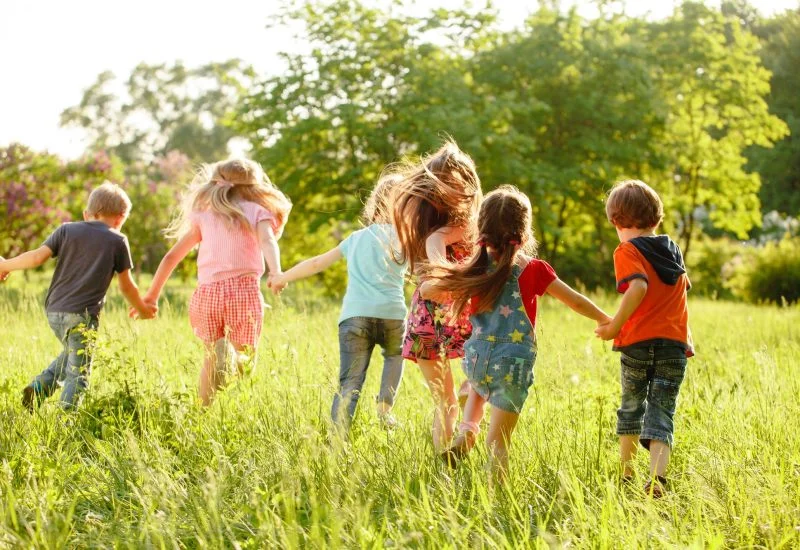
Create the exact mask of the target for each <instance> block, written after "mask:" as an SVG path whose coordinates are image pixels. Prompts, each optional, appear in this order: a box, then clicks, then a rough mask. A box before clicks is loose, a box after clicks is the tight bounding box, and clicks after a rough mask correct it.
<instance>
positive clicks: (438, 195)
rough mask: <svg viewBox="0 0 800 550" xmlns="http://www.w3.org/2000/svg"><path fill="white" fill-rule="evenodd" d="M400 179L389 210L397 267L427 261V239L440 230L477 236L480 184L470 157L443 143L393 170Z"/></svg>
mask: <svg viewBox="0 0 800 550" xmlns="http://www.w3.org/2000/svg"><path fill="white" fill-rule="evenodd" d="M394 169H395V170H396V173H397V174H399V175H400V176H401V177H402V179H401V181H399V182H397V183H396V184H395V185H394V186H393V187H394V189H393V192H392V193H391V196H390V200H389V201H388V204H387V208H388V209H389V211H390V213H391V221H392V225H394V227H395V229H396V230H397V239H398V242H399V248H400V251H399V254H398V255H397V257H395V260H396V261H397V262H398V263H401V264H402V263H405V262H408V268H409V271H410V272H411V273H413V272H414V268H415V265H417V264H419V263H420V262H423V261H425V260H426V259H427V254H426V252H425V240H426V239H427V238H428V237H429V236H430V235H431V234H432V233H434V232H435V231H437V230H439V229H441V228H442V227H446V226H452V227H462V228H464V230H465V240H467V241H471V240H472V238H474V233H475V218H476V214H477V210H478V205H479V204H480V201H481V198H482V193H481V181H480V178H478V173H477V172H476V170H475V163H474V162H473V161H472V159H471V158H470V156H469V155H468V154H466V153H464V152H463V151H462V150H461V149H459V148H458V145H456V143H455V142H454V141H447V142H445V143H444V145H442V146H441V147H440V148H439V150H438V151H436V152H435V153H433V154H431V155H428V156H426V157H423V158H422V159H421V161H420V162H418V163H416V164H406V165H400V166H399V167H395V168H394Z"/></svg>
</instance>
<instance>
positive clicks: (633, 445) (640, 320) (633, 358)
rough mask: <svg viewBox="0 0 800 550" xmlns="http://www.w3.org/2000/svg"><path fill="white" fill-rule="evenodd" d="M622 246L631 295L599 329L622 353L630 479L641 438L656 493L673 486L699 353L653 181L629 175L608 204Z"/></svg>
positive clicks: (621, 423) (623, 274) (622, 438)
mask: <svg viewBox="0 0 800 550" xmlns="http://www.w3.org/2000/svg"><path fill="white" fill-rule="evenodd" d="M606 214H607V216H608V220H609V221H610V222H611V223H612V224H614V227H615V228H616V230H617V235H618V236H619V240H620V243H621V244H620V245H619V246H618V247H617V249H616V250H615V251H614V271H615V275H616V279H617V291H618V292H620V293H623V294H624V297H623V298H622V302H621V303H620V306H619V310H618V311H617V313H616V315H614V317H613V318H612V320H611V322H610V323H608V324H605V325H601V326H600V327H598V328H597V330H596V331H595V332H596V333H597V335H598V336H599V337H600V338H602V339H603V340H610V339H612V338H613V339H614V350H615V351H619V352H621V363H622V367H621V377H620V380H621V383H622V404H621V406H620V408H619V410H617V434H618V435H619V443H620V459H621V461H622V476H623V479H625V480H629V479H631V478H632V477H633V467H632V460H633V457H634V455H635V454H636V449H637V446H638V443H641V444H642V446H643V447H645V448H646V449H648V450H649V451H650V481H649V482H648V483H647V485H646V486H645V490H646V491H647V492H648V493H649V494H651V495H653V496H654V497H659V496H662V495H663V493H664V491H665V489H666V478H665V474H666V470H667V465H668V464H669V456H670V450H671V448H672V444H673V436H672V432H673V417H674V415H675V404H676V401H677V397H678V390H679V389H680V386H681V382H683V377H684V374H685V372H686V362H687V361H686V359H687V357H691V356H692V355H693V354H694V353H693V349H692V343H691V334H690V332H689V312H688V309H687V306H686V292H687V291H688V290H689V288H690V287H691V284H690V283H689V278H688V277H687V275H686V267H685V266H684V263H683V257H682V255H681V251H680V248H678V245H677V244H675V243H674V242H673V241H672V239H670V238H669V236H667V235H656V234H655V230H656V228H657V227H658V225H659V224H660V223H661V220H662V219H663V217H664V207H663V205H662V204H661V199H660V198H659V197H658V194H656V192H655V191H654V190H653V189H652V188H651V187H650V186H649V185H647V184H646V183H643V182H641V181H638V180H628V181H623V182H620V183H618V184H617V185H615V186H614V188H613V189H612V190H611V193H610V194H609V196H608V201H607V202H606Z"/></svg>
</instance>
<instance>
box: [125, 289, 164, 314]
mask: <svg viewBox="0 0 800 550" xmlns="http://www.w3.org/2000/svg"><path fill="white" fill-rule="evenodd" d="M142 302H144V305H145V309H143V310H139V309H137V308H135V307H131V308H130V309H128V317H130V318H131V319H153V318H154V317H155V316H156V315H157V314H158V298H153V297H151V296H149V295H145V296H144V298H142Z"/></svg>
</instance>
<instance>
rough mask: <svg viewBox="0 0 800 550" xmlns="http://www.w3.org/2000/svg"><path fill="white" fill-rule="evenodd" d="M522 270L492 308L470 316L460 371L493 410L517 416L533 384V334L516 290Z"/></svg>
mask: <svg viewBox="0 0 800 550" xmlns="http://www.w3.org/2000/svg"><path fill="white" fill-rule="evenodd" d="M521 274H522V268H520V267H519V266H517V265H514V266H512V275H511V277H509V279H508V281H506V283H505V285H504V286H503V292H502V293H501V294H500V297H499V298H498V299H497V302H495V304H494V308H493V309H492V310H490V311H486V312H484V313H478V314H475V315H472V316H471V317H470V321H471V322H472V336H471V337H470V339H469V340H467V342H466V344H465V345H464V371H465V372H466V374H467V377H468V378H469V380H470V383H471V384H472V387H473V388H474V389H475V391H476V392H477V393H478V394H479V395H480V396H481V397H483V398H484V399H486V400H487V401H489V403H490V404H491V405H492V406H493V407H497V408H500V409H503V410H505V411H509V412H515V413H519V412H520V411H521V410H522V405H523V404H524V403H525V399H526V398H527V397H528V388H530V387H531V385H532V384H533V364H534V362H535V361H536V334H535V332H534V328H533V323H531V320H530V319H528V314H527V313H526V311H525V306H524V305H523V302H522V293H521V292H520V288H519V276H520V275H521Z"/></svg>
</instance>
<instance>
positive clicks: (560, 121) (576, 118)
mask: <svg viewBox="0 0 800 550" xmlns="http://www.w3.org/2000/svg"><path fill="white" fill-rule="evenodd" d="M640 32H641V29H638V28H637V26H636V25H635V22H634V21H632V20H630V19H628V18H625V17H623V16H608V17H602V18H598V19H593V20H586V19H584V18H582V17H581V16H580V15H579V14H578V13H577V11H576V10H574V9H573V10H571V11H569V12H567V13H561V12H558V11H556V10H554V9H551V8H543V9H540V10H539V11H537V12H536V13H535V14H534V15H533V16H531V18H530V19H529V20H528V21H527V22H526V25H525V26H524V27H523V28H522V29H520V30H519V31H515V32H511V33H508V34H507V35H505V36H504V37H503V38H502V40H501V41H500V42H499V43H498V44H497V46H496V47H494V48H493V49H491V50H490V51H488V52H486V53H485V54H483V55H481V56H479V57H478V58H476V60H475V75H476V76H475V80H476V88H477V89H476V94H477V95H479V96H481V97H483V98H485V106H486V108H487V109H488V112H489V113H490V116H487V117H485V118H486V120H487V121H488V123H487V124H486V125H485V126H484V127H483V128H482V129H481V132H482V135H483V139H482V144H483V149H484V150H483V151H482V152H481V153H480V155H481V157H482V158H483V162H481V163H480V166H481V168H482V175H483V176H484V178H485V179H487V180H489V181H492V182H497V183H499V182H509V183H513V184H516V185H517V186H519V187H520V188H521V189H523V190H524V191H525V192H526V193H528V194H529V195H530V197H531V199H532V203H533V206H534V209H535V216H534V218H535V220H536V225H537V228H536V229H537V238H538V239H539V240H540V253H541V254H542V255H543V256H544V257H546V258H548V259H550V260H551V261H552V260H556V259H557V258H559V257H560V256H561V255H563V254H565V253H567V257H566V258H565V259H564V260H563V261H562V262H561V263H560V264H559V265H561V266H564V265H566V264H569V265H568V266H567V270H568V271H570V272H571V274H572V275H575V276H578V277H580V278H581V279H582V280H583V281H584V282H585V283H588V284H593V285H594V284H601V282H603V280H604V279H605V277H606V276H608V270H609V269H610V267H606V268H603V269H597V266H598V265H604V266H610V265H611V264H610V262H609V261H608V260H609V258H610V254H611V251H612V250H613V244H614V243H613V241H612V240H611V238H612V237H613V231H612V230H611V228H610V226H609V225H608V222H607V220H606V219H605V212H604V210H603V202H602V201H603V197H604V195H605V192H606V190H607V189H608V188H609V187H610V186H611V184H612V183H613V182H614V180H616V179H619V178H621V177H625V176H637V177H643V176H642V174H643V173H644V172H646V171H647V170H649V169H650V167H652V166H655V167H659V166H660V165H661V163H662V159H661V158H660V156H659V152H658V150H657V141H658V139H657V138H658V136H659V135H660V133H661V132H662V130H663V120H664V116H665V113H664V111H663V108H662V104H661V103H660V101H659V96H658V93H657V88H656V87H655V84H654V82H653V79H652V78H651V74H650V71H651V69H650V66H651V64H652V62H653V60H652V58H651V56H650V54H649V53H648V51H647V48H646V47H645V46H644V44H643V41H642V40H641V37H640V36H639V34H640ZM572 260H574V261H572Z"/></svg>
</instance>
